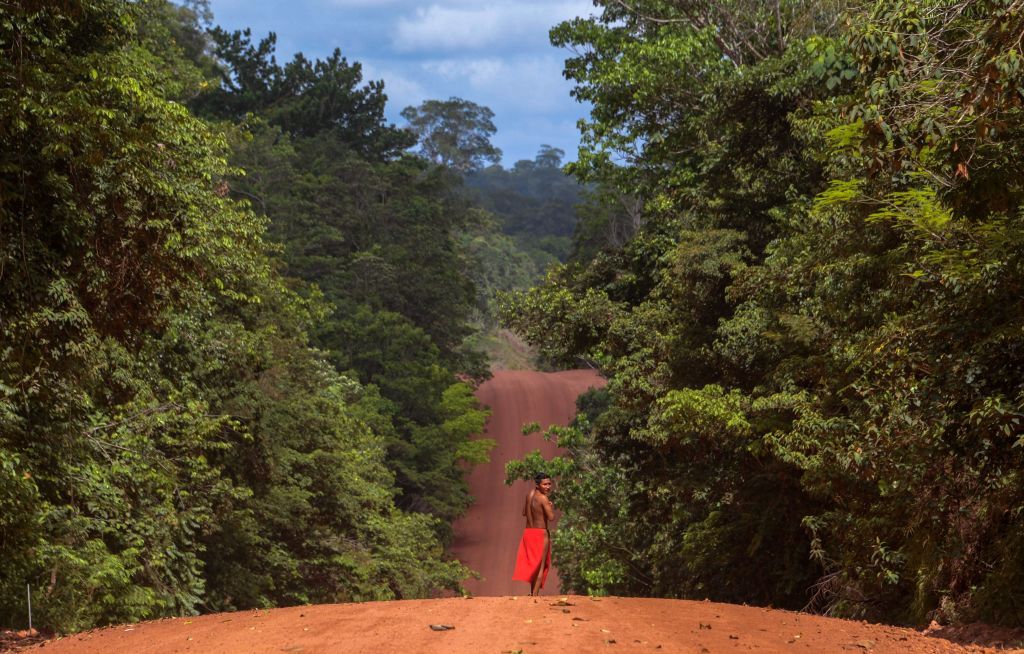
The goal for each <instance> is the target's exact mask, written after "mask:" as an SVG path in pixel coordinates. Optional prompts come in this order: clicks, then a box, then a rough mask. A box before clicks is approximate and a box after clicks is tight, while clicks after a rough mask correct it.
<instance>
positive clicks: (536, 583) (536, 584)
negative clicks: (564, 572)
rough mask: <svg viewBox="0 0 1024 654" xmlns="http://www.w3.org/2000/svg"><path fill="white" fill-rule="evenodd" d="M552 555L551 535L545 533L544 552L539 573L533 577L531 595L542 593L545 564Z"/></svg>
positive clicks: (538, 569)
mask: <svg viewBox="0 0 1024 654" xmlns="http://www.w3.org/2000/svg"><path fill="white" fill-rule="evenodd" d="M550 557H551V535H550V534H548V533H545V534H544V554H543V555H542V556H541V557H540V567H539V568H537V575H536V576H535V577H534V578H533V586H532V587H531V588H530V595H540V582H541V579H543V578H544V565H545V564H546V563H547V562H548V559H549V558H550Z"/></svg>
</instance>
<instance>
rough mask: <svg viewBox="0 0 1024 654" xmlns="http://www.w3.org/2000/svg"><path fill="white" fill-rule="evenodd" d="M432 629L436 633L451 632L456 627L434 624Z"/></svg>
mask: <svg viewBox="0 0 1024 654" xmlns="http://www.w3.org/2000/svg"><path fill="white" fill-rule="evenodd" d="M430 628H431V629H433V630H434V631H449V630H451V629H454V628H455V625H450V624H432V625H430Z"/></svg>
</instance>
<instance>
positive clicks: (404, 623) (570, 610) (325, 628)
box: [28, 596, 996, 654]
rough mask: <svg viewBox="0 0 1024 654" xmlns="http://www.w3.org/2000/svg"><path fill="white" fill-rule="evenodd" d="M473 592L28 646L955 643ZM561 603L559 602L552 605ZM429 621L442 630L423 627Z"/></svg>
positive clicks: (775, 648) (645, 602) (450, 651)
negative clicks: (443, 628) (467, 596)
mask: <svg viewBox="0 0 1024 654" xmlns="http://www.w3.org/2000/svg"><path fill="white" fill-rule="evenodd" d="M565 600H566V601H565V602H562V601H561V598H559V597H541V598H538V601H537V602H534V601H533V598H529V597H515V598H513V597H477V598H473V599H462V598H451V599H436V600H411V601H404V602H369V603H366V604H345V605H320V606H304V607H294V608H288V609H275V610H271V611H242V612H239V613H221V614H215V615H205V616H202V617H197V618H174V619H168V620H158V621H155V622H146V623H142V624H136V625H131V626H119V627H111V628H108V629H102V630H96V631H91V632H86V633H83V634H77V635H74V636H69V637H67V638H63V639H60V640H52V641H49V642H48V643H46V645H45V647H42V648H38V649H31V650H28V651H32V652H37V654H167V653H171V652H174V653H179V652H180V653H186V652H187V653H189V654H200V653H206V652H211V653H214V654H243V653H253V654H263V653H268V654H269V653H271V652H274V653H280V652H285V653H291V654H321V653H327V652H332V653H340V654H358V653H362V652H367V653H370V652H374V653H376V652H382V653H390V652H395V653H399V652H401V653H409V652H438V653H442V652H443V653H444V654H499V653H501V652H522V653H523V654H532V653H534V652H536V653H542V652H546V653H551V652H560V653H563V654H575V653H577V652H582V653H589V652H602V653H609V652H622V653H626V652H651V653H652V654H666V653H676V652H679V653H686V654H719V653H740V652H758V653H761V654H782V653H785V654H800V653H802V652H806V653H807V654H830V653H833V652H835V653H837V654H839V653H846V654H871V653H874V654H897V653H898V654H964V653H967V652H973V653H980V652H993V653H994V652H996V650H994V649H985V648H981V647H976V646H968V647H962V646H960V645H955V644H953V643H950V642H949V641H946V640H942V639H938V638H929V637H927V636H924V635H922V634H920V633H918V632H915V631H912V630H910V629H899V628H896V627H884V626H877V625H866V624H862V623H859V622H849V621H845V620H836V619H832V618H822V617H818V616H809V615H801V614H797V613H787V612H784V611H775V610H768V609H760V608H754V607H745V606H733V605H727V604H714V603H711V602H688V601H682V600H656V599H634V598H612V597H605V598H601V599H600V600H597V601H595V600H592V599H589V598H586V597H574V596H570V597H567V598H565ZM563 604H564V605H563ZM430 625H436V626H442V625H447V626H451V627H454V629H451V630H446V631H434V630H432V629H431V628H430Z"/></svg>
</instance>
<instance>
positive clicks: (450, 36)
mask: <svg viewBox="0 0 1024 654" xmlns="http://www.w3.org/2000/svg"><path fill="white" fill-rule="evenodd" d="M210 5H211V9H212V10H213V14H214V22H215V23H216V24H219V25H221V26H222V27H224V28H225V29H242V28H244V27H251V28H252V30H253V36H254V37H256V36H261V37H262V36H264V35H265V34H266V33H267V32H270V31H273V32H276V33H277V38H278V60H279V61H281V60H285V59H290V58H291V55H292V54H293V53H295V52H299V51H301V52H303V53H305V54H306V55H307V56H310V57H323V56H325V55H327V54H329V53H330V52H331V51H332V50H333V49H334V48H335V47H339V48H341V52H342V54H343V55H344V56H346V57H348V59H349V60H350V61H352V60H355V61H359V62H360V63H362V64H363V68H364V73H365V76H366V78H367V79H383V80H384V83H385V91H386V93H387V95H388V111H387V113H388V117H389V119H390V120H392V121H393V122H395V123H396V124H398V125H404V124H405V121H404V120H403V119H402V118H401V117H400V116H399V112H400V111H401V110H402V109H403V108H404V107H406V106H408V105H416V104H419V103H420V102H422V101H423V100H427V99H446V98H448V97H451V96H457V97H461V98H465V99H467V100H472V101H473V102H476V103H478V104H482V105H486V106H488V107H490V108H491V109H492V110H493V111H494V113H495V121H494V122H495V125H496V126H497V128H498V133H497V134H496V135H495V136H494V138H493V139H492V141H493V143H494V144H495V145H497V146H498V147H500V148H501V149H502V151H503V152H504V156H503V157H502V164H503V165H504V166H506V167H508V166H511V165H512V164H513V163H515V162H516V161H517V160H519V159H532V158H533V156H534V155H535V154H536V152H537V150H538V148H539V146H540V145H541V144H542V143H546V144H550V145H553V146H555V147H558V148H562V149H563V150H565V151H566V160H573V159H575V157H576V146H577V144H578V141H579V139H578V134H577V130H576V120H577V119H578V118H580V117H582V116H584V115H585V114H586V112H587V108H586V107H584V106H583V105H580V104H578V103H577V102H576V101H575V100H573V99H572V98H571V97H569V91H570V89H571V88H572V86H571V84H570V83H569V82H568V81H566V80H565V79H564V78H563V77H562V63H563V61H564V60H565V58H566V57H567V56H568V54H569V53H567V52H566V51H564V50H559V49H556V48H554V47H552V46H551V44H550V43H549V42H548V30H549V29H550V28H551V27H552V26H553V25H555V24H556V23H558V22H560V21H562V20H565V19H567V18H571V17H573V16H587V15H590V14H591V13H592V12H593V10H594V7H593V5H592V3H591V2H590V0H433V1H431V0H427V1H426V2H423V1H418V2H417V1H412V0H286V1H285V2H269V1H261V0H211V3H210Z"/></svg>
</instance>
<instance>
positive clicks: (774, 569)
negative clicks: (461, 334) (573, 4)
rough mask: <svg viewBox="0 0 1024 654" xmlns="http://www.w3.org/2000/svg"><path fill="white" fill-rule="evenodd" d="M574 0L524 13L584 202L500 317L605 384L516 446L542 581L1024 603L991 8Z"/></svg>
mask: <svg viewBox="0 0 1024 654" xmlns="http://www.w3.org/2000/svg"><path fill="white" fill-rule="evenodd" d="M595 5H596V6H597V7H598V10H597V12H596V14H595V16H594V17H592V18H589V19H585V18H580V19H575V20H571V21H568V22H565V23H562V24H560V25H558V26H557V27H555V28H554V29H553V30H552V33H551V34H552V40H553V42H554V43H555V44H556V45H559V46H565V47H567V48H569V49H570V50H571V51H572V53H573V54H572V56H571V57H570V59H569V60H568V61H567V63H566V68H565V72H566V75H567V76H568V77H569V78H570V79H571V80H573V81H574V83H575V91H574V94H575V96H576V97H577V98H579V99H580V100H583V101H587V102H590V103H592V105H593V110H592V113H591V118H590V120H588V121H586V122H585V124H584V125H583V126H582V146H581V148H580V152H579V159H578V161H577V162H575V163H573V164H570V166H569V168H570V169H571V171H572V172H573V173H574V174H575V175H576V176H577V177H578V178H579V179H580V180H581V181H582V182H584V183H587V184H590V185H593V186H594V188H595V191H594V195H595V199H596V201H597V203H596V204H594V205H593V206H592V207H591V208H589V209H588V210H587V211H586V212H584V213H583V215H582V218H581V224H580V226H579V227H578V229H577V232H576V234H577V241H576V246H575V250H576V252H577V256H575V257H574V258H573V260H572V261H571V262H570V263H569V264H567V265H564V266H560V267H557V268H555V269H552V270H551V271H550V272H549V273H548V275H547V277H546V279H545V281H544V282H543V283H542V284H540V285H538V286H537V287H535V288H534V289H532V290H530V291H529V292H525V293H520V294H514V295H512V296H510V297H508V298H507V299H506V301H505V303H504V314H503V315H504V319H505V321H506V322H507V323H508V324H510V325H512V326H514V327H515V328H516V329H518V330H520V331H521V332H522V333H524V334H526V335H527V336H528V337H529V339H530V340H531V341H532V342H534V343H535V344H537V345H538V346H540V347H541V348H542V350H543V352H544V354H545V355H546V356H547V357H548V358H549V359H550V360H553V361H558V362H561V363H563V364H572V363H575V362H578V361H580V360H585V361H587V362H590V363H591V364H593V365H596V366H599V367H600V369H601V370H602V371H603V372H604V373H605V374H606V375H607V376H608V378H609V384H608V387H607V390H606V391H602V392H598V393H592V394H590V395H588V396H587V397H585V398H583V399H582V400H581V404H580V406H581V409H582V415H581V417H580V418H579V419H578V423H577V425H576V428H575V429H573V430H568V431H564V430H556V433H554V434H551V436H553V437H557V438H559V440H560V442H561V443H562V444H563V445H566V446H568V447H569V448H570V450H571V454H572V456H570V457H566V458H561V459H557V460H555V461H551V462H548V463H547V464H544V465H547V466H549V469H550V471H551V472H552V473H555V472H557V473H558V474H559V475H560V476H561V482H560V491H559V496H558V499H557V500H556V501H557V502H558V503H559V505H560V506H561V508H562V509H563V510H564V511H565V518H564V519H563V521H562V523H561V525H560V529H559V531H558V532H557V534H556V537H555V546H556V551H557V552H558V557H559V558H558V561H559V573H560V574H561V577H562V579H563V582H564V583H565V584H567V586H568V588H569V589H572V590H574V591H578V592H591V593H611V594H617V595H645V596H662V597H690V598H705V597H708V598H711V599H712V600H723V601H732V602H750V603H758V604H771V605H773V606H778V607H788V608H796V609H799V608H803V607H806V608H808V609H810V610H815V611H823V612H829V613H832V614H836V615H844V616H856V617H865V618H870V619H874V620H882V621H890V622H891V621H897V622H909V623H921V622H922V621H926V620H928V619H938V620H941V621H957V620H975V619H983V620H990V621H995V622H999V623H1004V624H1015V625H1019V624H1021V623H1024V611H1022V608H1021V607H1022V606H1024V590H1022V588H1024V585H1022V583H1021V582H1022V580H1024V547H1022V545H1024V515H1022V512H1024V484H1022V479H1021V472H1022V469H1024V468H1022V464H1024V447H1022V444H1024V425H1022V423H1021V421H1022V419H1024V302H1022V295H1021V293H1022V288H1024V215H1022V206H1021V201H1022V191H1024V188H1022V180H1024V175H1022V172H1024V171H1022V166H1024V120H1022V119H1024V110H1022V101H1024V67H1022V58H1024V54H1022V51H1021V42H1022V37H1024V13H1022V11H1021V5H1020V3H1019V2H1015V1H1010V0H941V1H930V0H898V1H884V2H883V1H878V2H866V3H842V2H832V1H830V0H782V1H780V2H771V3H766V2H754V1H747V0H738V1H736V2H717V3H707V2H693V1H690V0H681V1H673V2H665V1H663V0H636V1H635V2H621V1H619V0H596V2H595ZM540 465H542V464H541V463H540V462H539V461H538V460H537V458H536V457H529V458H528V459H526V460H524V461H521V462H517V463H513V464H512V465H510V466H509V474H510V476H511V477H516V476H524V477H525V476H526V475H525V474H524V473H528V472H529V471H532V470H534V469H537V468H538V467H539V466H540Z"/></svg>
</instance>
